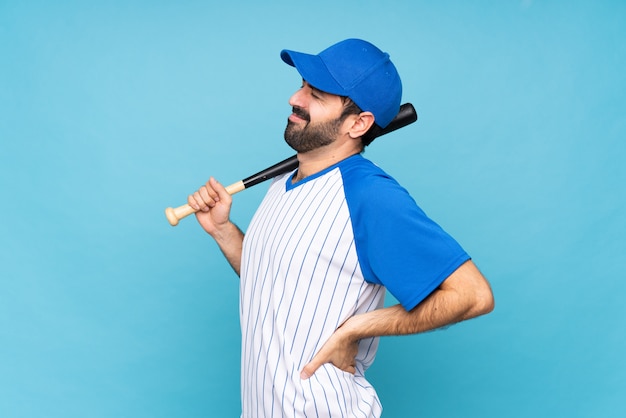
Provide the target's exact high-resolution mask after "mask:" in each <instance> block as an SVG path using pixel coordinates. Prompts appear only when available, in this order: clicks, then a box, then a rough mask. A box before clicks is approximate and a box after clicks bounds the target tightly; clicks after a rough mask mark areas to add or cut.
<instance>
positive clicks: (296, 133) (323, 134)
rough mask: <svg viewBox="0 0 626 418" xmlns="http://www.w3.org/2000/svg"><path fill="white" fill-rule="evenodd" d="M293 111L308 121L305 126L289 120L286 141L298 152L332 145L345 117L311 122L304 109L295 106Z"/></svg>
mask: <svg viewBox="0 0 626 418" xmlns="http://www.w3.org/2000/svg"><path fill="white" fill-rule="evenodd" d="M293 113H294V114H296V115H297V116H299V117H300V118H302V119H304V120H305V121H306V123H305V125H304V126H303V127H301V126H299V125H298V124H297V123H294V122H291V121H287V127H286V128H285V142H287V144H288V145H289V146H290V147H291V148H293V149H294V150H295V151H296V152H300V153H304V152H309V151H313V150H315V149H317V148H320V147H325V146H327V145H330V144H332V143H333V142H335V140H336V139H337V134H338V133H339V129H340V127H341V123H342V122H343V118H337V119H333V120H329V121H325V122H317V123H311V118H310V116H309V115H308V114H307V113H306V112H305V111H304V110H302V109H299V108H296V107H294V108H293Z"/></svg>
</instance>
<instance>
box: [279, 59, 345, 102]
mask: <svg viewBox="0 0 626 418" xmlns="http://www.w3.org/2000/svg"><path fill="white" fill-rule="evenodd" d="M280 57H281V59H282V60H283V61H284V62H285V63H287V64H289V65H291V66H292V67H295V68H296V70H298V72H299V73H300V75H301V76H302V78H303V79H304V80H306V82H307V83H309V84H311V85H312V86H313V87H315V88H316V89H319V90H321V91H323V92H326V93H330V94H336V95H338V96H347V95H348V94H347V92H346V91H345V90H344V89H343V88H342V87H341V86H340V85H339V83H337V81H336V80H335V79H334V78H333V76H332V75H331V74H330V72H329V71H328V69H327V68H326V65H325V64H324V62H323V61H322V59H321V58H320V57H319V56H317V55H310V54H303V53H302V52H296V51H289V50H286V49H284V50H282V51H281V53H280Z"/></svg>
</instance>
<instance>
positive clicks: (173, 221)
mask: <svg viewBox="0 0 626 418" xmlns="http://www.w3.org/2000/svg"><path fill="white" fill-rule="evenodd" d="M416 120H417V113H416V112H415V108H414V107H413V105H412V104H411V103H405V104H403V105H402V106H400V111H399V112H398V114H397V115H396V117H395V118H394V119H393V120H392V121H391V122H390V123H389V125H387V127H385V128H381V127H379V126H378V125H373V126H372V128H371V129H370V130H369V131H368V132H367V133H366V134H365V135H364V136H363V138H361V140H362V141H363V144H365V145H369V144H371V143H372V141H373V140H374V139H376V138H378V137H379V136H382V135H385V134H388V133H389V132H393V131H395V130H397V129H400V128H402V127H405V126H407V125H410V124H411V123H413V122H415V121H416ZM296 168H298V159H297V157H296V156H295V155H294V156H292V157H289V158H287V159H286V160H283V161H281V162H279V163H276V164H274V165H273V166H271V167H267V168H266V169H264V170H261V171H259V172H258V173H256V174H253V175H251V176H250V177H248V178H245V179H243V180H240V181H238V182H236V183H233V184H231V185H230V186H226V191H227V192H228V193H229V194H231V195H233V194H235V193H238V192H240V191H242V190H244V189H247V188H249V187H252V186H254V185H257V184H259V183H262V182H264V181H265V180H269V179H271V178H274V177H276V176H279V175H281V174H284V173H288V172H290V171H293V170H295V169H296ZM195 212H196V210H195V209H194V208H192V207H191V206H189V205H188V204H184V205H182V206H179V207H177V208H167V209H165V216H166V217H167V220H168V221H169V223H170V225H172V226H176V225H178V222H179V221H180V220H181V219H183V218H184V217H186V216H189V215H191V214H192V213H195Z"/></svg>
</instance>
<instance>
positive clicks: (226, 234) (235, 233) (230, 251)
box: [211, 222, 244, 276]
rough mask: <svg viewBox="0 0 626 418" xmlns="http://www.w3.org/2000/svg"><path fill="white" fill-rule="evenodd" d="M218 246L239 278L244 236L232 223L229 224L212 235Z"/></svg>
mask: <svg viewBox="0 0 626 418" xmlns="http://www.w3.org/2000/svg"><path fill="white" fill-rule="evenodd" d="M211 236H212V237H213V239H214V240H215V242H216V243H217V245H218V246H219V247H220V250H221V251H222V254H224V257H226V260H227V261H228V263H229V264H230V265H231V267H232V268H233V270H235V273H237V276H239V274H240V271H241V251H242V248H243V237H244V234H243V232H242V231H241V229H239V228H238V227H237V225H235V224H234V223H232V222H228V223H227V224H225V225H224V226H222V227H221V228H220V229H219V230H217V231H215V232H213V233H212V234H211Z"/></svg>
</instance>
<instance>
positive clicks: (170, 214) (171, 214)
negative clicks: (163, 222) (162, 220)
mask: <svg viewBox="0 0 626 418" xmlns="http://www.w3.org/2000/svg"><path fill="white" fill-rule="evenodd" d="M165 216H166V217H167V220H168V222H169V223H170V225H172V226H176V225H178V217H177V216H176V212H175V211H174V208H167V209H165Z"/></svg>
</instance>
